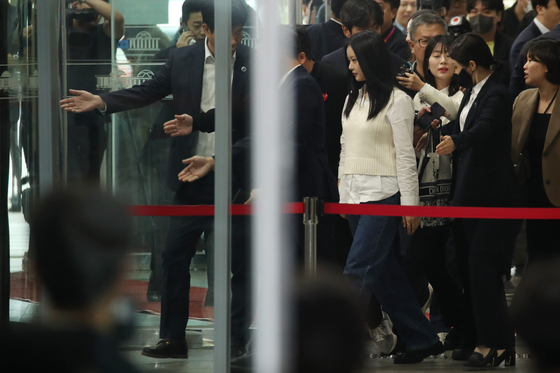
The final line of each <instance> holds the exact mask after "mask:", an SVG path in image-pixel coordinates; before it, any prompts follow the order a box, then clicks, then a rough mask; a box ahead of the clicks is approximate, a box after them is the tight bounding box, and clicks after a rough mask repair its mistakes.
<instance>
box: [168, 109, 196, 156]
mask: <svg viewBox="0 0 560 373" xmlns="http://www.w3.org/2000/svg"><path fill="white" fill-rule="evenodd" d="M163 131H164V132H165V133H166V134H168V135H171V137H175V136H186V135H190V134H191V133H192V131H193V118H192V117H191V116H190V115H188V114H183V115H175V119H173V120H170V121H169V122H165V123H164V124H163ZM191 159H192V158H191Z"/></svg>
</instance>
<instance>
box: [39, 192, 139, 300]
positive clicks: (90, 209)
mask: <svg viewBox="0 0 560 373" xmlns="http://www.w3.org/2000/svg"><path fill="white" fill-rule="evenodd" d="M30 225H31V238H30V258H31V260H32V262H33V263H34V266H35V269H36V271H37V274H38V275H39V277H40V280H41V281H42V284H43V285H44V287H45V289H46V291H47V293H48V296H49V301H50V302H51V304H52V306H53V307H54V308H56V309H59V310H83V309H87V308H89V307H91V306H92V305H94V304H96V303H97V302H99V301H100V300H101V299H104V298H106V297H108V296H109V297H110V296H111V295H112V294H113V292H114V290H115V288H116V285H117V283H118V280H119V279H120V276H121V275H122V272H123V262H124V258H125V255H126V253H127V249H128V245H129V241H130V227H131V224H130V218H129V216H128V215H127V213H126V210H125V208H124V207H123V206H121V205H120V204H119V203H117V202H116V201H115V200H113V199H112V198H111V197H109V196H108V195H106V194H104V193H102V192H100V191H99V190H96V189H89V188H86V187H84V186H82V185H80V186H75V187H74V188H72V189H63V190H57V191H54V192H52V193H50V194H49V195H47V196H45V197H44V199H43V200H42V201H41V203H40V205H39V207H38V209H37V210H36V211H35V214H34V216H33V218H32V221H31V224H30Z"/></svg>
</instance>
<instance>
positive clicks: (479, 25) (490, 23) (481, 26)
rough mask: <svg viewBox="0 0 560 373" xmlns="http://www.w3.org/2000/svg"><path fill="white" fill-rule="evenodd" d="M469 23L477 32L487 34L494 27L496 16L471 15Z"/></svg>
mask: <svg viewBox="0 0 560 373" xmlns="http://www.w3.org/2000/svg"><path fill="white" fill-rule="evenodd" d="M469 23H470V24H471V27H472V30H473V31H474V32H476V33H477V34H486V33H487V32H488V31H490V30H492V27H494V17H486V16H483V15H482V14H477V15H476V16H474V17H469Z"/></svg>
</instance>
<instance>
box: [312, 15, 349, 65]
mask: <svg viewBox="0 0 560 373" xmlns="http://www.w3.org/2000/svg"><path fill="white" fill-rule="evenodd" d="M307 34H308V35H309V39H310V40H311V54H312V55H313V58H315V59H316V60H317V61H320V60H321V59H322V58H323V56H324V55H326V54H329V53H331V52H333V51H335V50H337V49H338V48H340V47H342V46H343V45H344V43H345V42H346V40H347V39H346V36H345V35H344V32H343V31H342V26H341V25H340V24H339V23H337V22H335V21H333V20H332V19H331V20H329V21H327V22H324V23H315V24H313V25H310V26H309V27H307Z"/></svg>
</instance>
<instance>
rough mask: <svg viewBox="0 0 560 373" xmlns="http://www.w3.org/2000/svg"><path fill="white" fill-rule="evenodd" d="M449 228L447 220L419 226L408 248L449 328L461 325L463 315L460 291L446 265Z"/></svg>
mask: <svg viewBox="0 0 560 373" xmlns="http://www.w3.org/2000/svg"><path fill="white" fill-rule="evenodd" d="M450 230H451V226H450V224H447V225H444V226H436V227H424V228H419V229H418V230H417V231H416V232H415V233H414V235H413V236H412V242H411V250H412V252H413V254H415V256H416V257H417V258H418V260H419V262H420V264H421V267H422V270H423V272H424V275H425V276H426V279H427V280H428V282H429V283H430V284H431V285H432V287H433V289H434V294H435V295H436V297H437V300H438V305H439V309H440V311H441V316H442V318H443V322H444V324H445V326H446V327H448V328H451V327H455V326H459V325H461V323H462V318H463V316H462V314H463V311H462V303H463V300H462V298H463V294H462V291H461V288H460V287H459V284H457V282H456V281H455V279H454V278H453V276H451V273H450V271H449V269H448V268H449V267H448V261H447V241H448V238H449V232H450Z"/></svg>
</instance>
